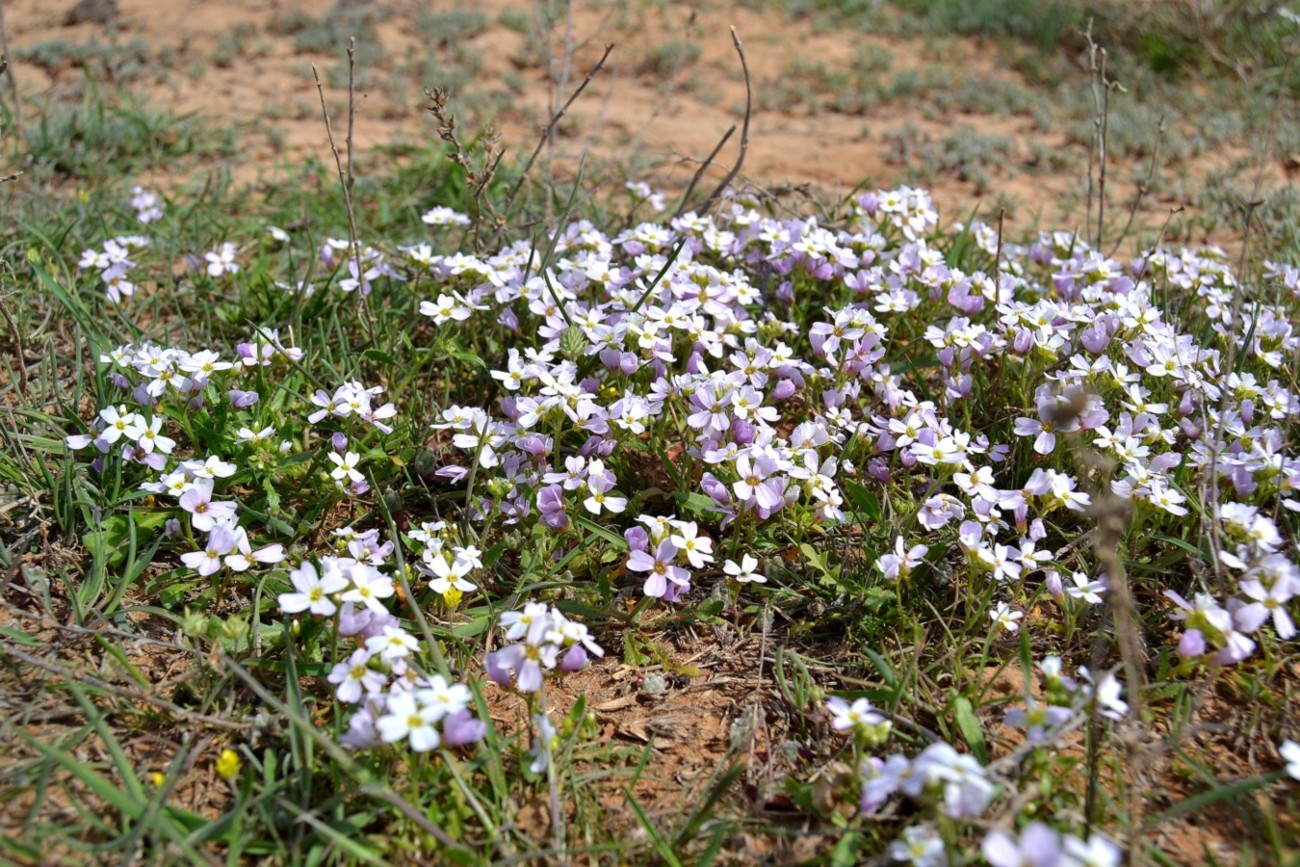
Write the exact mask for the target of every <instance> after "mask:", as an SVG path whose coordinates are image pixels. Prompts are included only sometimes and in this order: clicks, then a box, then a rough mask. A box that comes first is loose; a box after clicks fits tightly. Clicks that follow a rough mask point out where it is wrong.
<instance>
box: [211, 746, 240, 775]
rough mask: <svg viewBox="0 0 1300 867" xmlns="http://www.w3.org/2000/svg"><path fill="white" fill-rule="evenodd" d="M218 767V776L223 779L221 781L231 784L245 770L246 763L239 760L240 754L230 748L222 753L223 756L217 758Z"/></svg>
mask: <svg viewBox="0 0 1300 867" xmlns="http://www.w3.org/2000/svg"><path fill="white" fill-rule="evenodd" d="M216 767H217V776H219V777H221V779H223V780H225V781H226V782H230V781H231V780H233V779H235V777H238V776H239V772H240V771H241V770H242V769H243V767H244V763H243V761H242V760H241V759H240V758H239V753H237V752H235V751H234V750H232V749H230V748H226V749H224V750H222V751H221V755H219V756H217V764H216Z"/></svg>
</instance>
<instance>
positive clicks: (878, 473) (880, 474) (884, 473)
mask: <svg viewBox="0 0 1300 867" xmlns="http://www.w3.org/2000/svg"><path fill="white" fill-rule="evenodd" d="M867 475H869V476H871V478H873V479H875V480H876V481H878V482H888V481H889V462H888V461H886V460H885V459H884V458H871V459H870V460H868V461H867Z"/></svg>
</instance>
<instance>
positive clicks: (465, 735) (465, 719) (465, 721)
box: [442, 709, 487, 747]
mask: <svg viewBox="0 0 1300 867" xmlns="http://www.w3.org/2000/svg"><path fill="white" fill-rule="evenodd" d="M485 734H487V723H485V722H483V720H481V719H479V718H478V717H476V716H474V714H472V713H470V712H469V711H468V710H464V709H462V710H458V711H456V712H455V713H451V714H447V716H446V717H444V718H443V721H442V742H443V743H444V744H446V745H447V746H449V747H463V746H465V745H466V744H472V743H474V742H476V741H480V740H482V739H483V736H484V735H485Z"/></svg>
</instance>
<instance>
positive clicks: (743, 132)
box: [699, 27, 754, 216]
mask: <svg viewBox="0 0 1300 867" xmlns="http://www.w3.org/2000/svg"><path fill="white" fill-rule="evenodd" d="M731 44H732V45H734V46H736V53H737V54H739V55H740V68H741V71H743V72H744V73H745V121H744V123H743V124H741V127H740V153H739V154H737V156H736V162H735V164H734V165H732V167H731V171H729V172H727V176H726V177H725V178H723V179H722V182H721V183H720V184H718V186H717V187H716V188H715V189H714V190H713V192H712V193H710V194H709V197H708V198H707V199H705V200H704V204H703V205H701V206H700V209H699V214H700V216H704V215H705V214H707V213H708V212H709V209H710V208H712V207H713V205H714V204H715V203H717V201H718V199H719V198H721V197H722V194H723V192H724V191H725V190H726V189H727V187H729V186H730V185H731V182H732V181H733V180H735V178H736V175H738V174H740V167H741V166H743V165H744V164H745V154H746V153H747V152H748V151H749V119H750V118H751V117H752V116H753V114H754V90H753V88H752V87H751V85H750V80H749V63H747V62H746V60H745V48H744V46H742V45H741V44H740V37H739V36H738V35H737V34H736V28H734V27H733V28H731Z"/></svg>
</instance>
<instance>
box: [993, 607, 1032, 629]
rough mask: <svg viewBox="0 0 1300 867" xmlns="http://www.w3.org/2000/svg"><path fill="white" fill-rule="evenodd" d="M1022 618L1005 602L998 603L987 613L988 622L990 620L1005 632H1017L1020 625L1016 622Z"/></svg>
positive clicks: (1020, 614)
mask: <svg viewBox="0 0 1300 867" xmlns="http://www.w3.org/2000/svg"><path fill="white" fill-rule="evenodd" d="M1024 616H1025V615H1024V614H1022V613H1021V612H1019V611H1016V610H1014V609H1012V607H1011V606H1010V605H1008V604H1007V603H1005V602H999V603H998V604H997V607H995V608H994V609H993V610H992V611H990V612H989V620H992V621H993V622H994V623H995V624H997V625H998V626H1001V627H1002V628H1003V629H1005V630H1006V631H1007V632H1017V631H1019V629H1020V624H1019V623H1017V622H1016V621H1018V620H1020V618H1022V617H1024Z"/></svg>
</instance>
